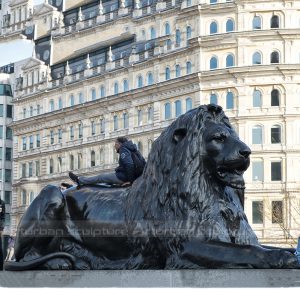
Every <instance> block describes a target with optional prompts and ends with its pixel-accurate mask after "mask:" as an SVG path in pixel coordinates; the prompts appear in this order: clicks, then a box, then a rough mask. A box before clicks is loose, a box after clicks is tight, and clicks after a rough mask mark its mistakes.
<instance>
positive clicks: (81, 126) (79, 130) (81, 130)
mask: <svg viewBox="0 0 300 300" xmlns="http://www.w3.org/2000/svg"><path fill="white" fill-rule="evenodd" d="M82 137H83V125H82V123H79V125H78V138H79V139H81V138H82Z"/></svg>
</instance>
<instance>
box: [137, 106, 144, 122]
mask: <svg viewBox="0 0 300 300" xmlns="http://www.w3.org/2000/svg"><path fill="white" fill-rule="evenodd" d="M137 118H138V121H137V123H138V126H141V125H142V124H143V111H142V110H141V109H139V110H138V112H137Z"/></svg>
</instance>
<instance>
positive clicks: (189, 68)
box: [186, 61, 192, 74]
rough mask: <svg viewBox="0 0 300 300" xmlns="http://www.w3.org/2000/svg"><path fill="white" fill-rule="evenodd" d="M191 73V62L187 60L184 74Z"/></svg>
mask: <svg viewBox="0 0 300 300" xmlns="http://www.w3.org/2000/svg"><path fill="white" fill-rule="evenodd" d="M191 73H192V63H191V62H190V61H188V62H187V63H186V74H191Z"/></svg>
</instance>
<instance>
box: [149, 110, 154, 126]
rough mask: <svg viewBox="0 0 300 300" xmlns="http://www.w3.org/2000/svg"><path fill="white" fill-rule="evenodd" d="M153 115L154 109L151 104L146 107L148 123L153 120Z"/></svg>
mask: <svg viewBox="0 0 300 300" xmlns="http://www.w3.org/2000/svg"><path fill="white" fill-rule="evenodd" d="M153 116H154V109H153V107H152V106H150V107H149V108H148V123H152V122H153Z"/></svg>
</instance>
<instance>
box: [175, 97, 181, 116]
mask: <svg viewBox="0 0 300 300" xmlns="http://www.w3.org/2000/svg"><path fill="white" fill-rule="evenodd" d="M181 114H182V109H181V100H177V101H175V117H176V118H177V117H179V116H180V115H181Z"/></svg>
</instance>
